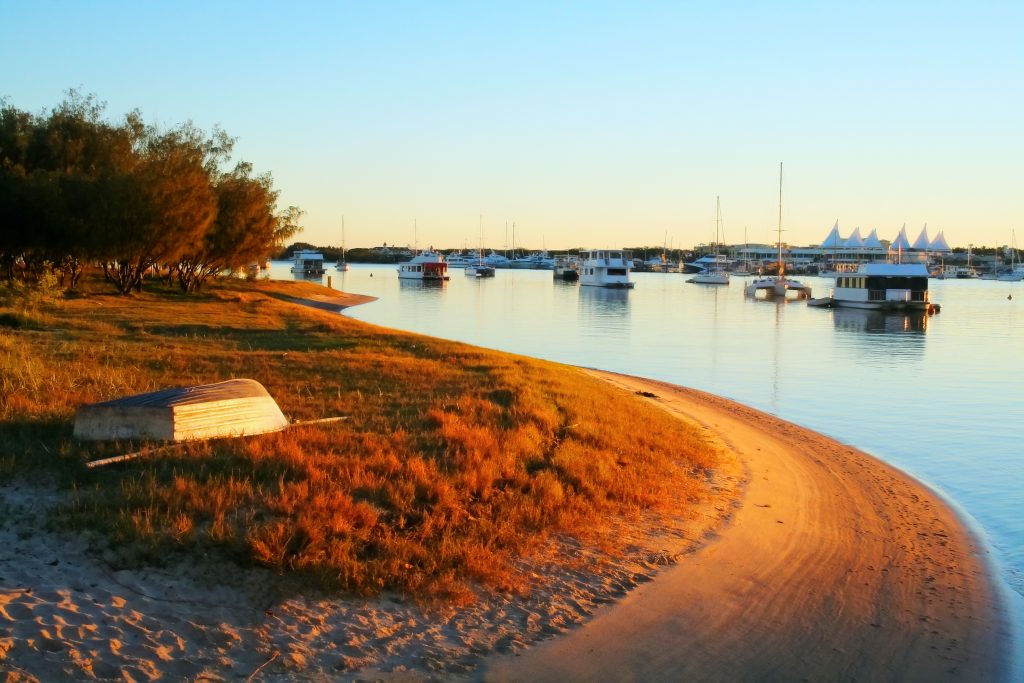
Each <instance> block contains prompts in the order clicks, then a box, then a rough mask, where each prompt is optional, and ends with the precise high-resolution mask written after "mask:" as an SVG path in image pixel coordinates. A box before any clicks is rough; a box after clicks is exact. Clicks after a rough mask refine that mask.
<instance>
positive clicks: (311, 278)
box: [268, 271, 324, 282]
mask: <svg viewBox="0 0 1024 683" xmlns="http://www.w3.org/2000/svg"><path fill="white" fill-rule="evenodd" d="M268 277H269V276H268ZM292 277H293V278H294V279H295V281H296V282H323V280H324V274H323V271H320V272H319V273H316V272H308V273H292Z"/></svg>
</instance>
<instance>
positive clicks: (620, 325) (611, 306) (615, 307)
mask: <svg viewBox="0 0 1024 683" xmlns="http://www.w3.org/2000/svg"><path fill="white" fill-rule="evenodd" d="M629 317H630V311H629V290H628V289H605V288H603V287H580V288H579V318H578V320H579V322H580V323H582V325H581V326H580V332H579V333H580V335H581V336H582V337H585V338H590V337H605V338H607V337H609V336H611V337H614V338H618V339H620V340H621V338H622V337H625V336H628V335H629V332H630V329H629V328H630V320H629Z"/></svg>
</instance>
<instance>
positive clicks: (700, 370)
mask: <svg viewBox="0 0 1024 683" xmlns="http://www.w3.org/2000/svg"><path fill="white" fill-rule="evenodd" d="M271 272H272V274H273V276H274V277H280V278H282V279H288V278H290V277H291V275H290V274H289V273H288V266H287V264H284V263H276V264H274V268H273V269H272V271H271ZM328 274H329V275H330V276H331V277H332V280H333V287H334V288H335V289H340V290H345V291H348V292H357V293H360V294H369V295H373V296H376V297H379V300H378V301H376V302H374V303H371V304H367V305H364V306H358V307H356V308H352V309H349V310H348V311H347V313H348V314H349V315H351V317H353V318H357V319H360V320H365V321H368V322H372V323H376V324H380V325H385V326H387V327H393V328H398V329H403V330H410V331H414V332H420V333H423V334H428V335H431V336H435V337H444V338H446V339H455V340H459V341H465V342H469V343H471V344H475V345H478V346H485V347H489V348H493V349H501V350H504V351H512V352H515V353H519V354H525V355H529V356H536V357H539V358H546V359H550V360H554V361H560V362H564V363H572V364H576V365H585V366H591V367H597V368H602V369H606V370H616V371H620V372H625V373H629V374H633V375H640V376H643V377H652V378H656V379H661V380H666V381H669V382H673V383H677V384H683V385H686V386H690V387H695V388H698V389H704V390H706V391H710V392H713V393H716V394H720V395H722V396H727V397H729V398H732V399H735V400H737V401H740V402H742V403H746V404H748V405H751V406H754V407H756V408H759V409H761V410H764V411H767V412H769V413H772V414H775V415H778V416H780V417H782V418H785V419H787V420H791V421H793V422H796V423H799V424H801V425H804V426H807V427H810V428H812V429H815V430H817V431H820V432H823V433H825V434H828V435H830V436H832V437H835V438H836V439H838V440H840V441H843V442H845V443H849V444H852V445H854V446H856V447H858V448H860V449H863V450H866V451H868V452H870V453H872V454H874V455H876V456H878V457H880V458H882V459H884V460H885V461H887V462H889V463H892V464H893V465H896V466H897V467H899V468H901V469H903V470H905V471H906V472H909V473H911V474H912V475H914V476H915V477H917V478H918V479H921V480H923V481H924V482H926V483H928V484H929V485H931V486H932V487H934V488H936V489H938V490H939V491H941V492H943V493H944V494H946V495H947V496H948V497H949V498H950V499H952V501H953V502H954V503H955V504H957V505H958V506H960V508H961V510H962V511H963V512H965V513H966V515H967V516H968V517H969V518H971V519H973V521H974V522H975V523H976V525H977V526H978V527H979V529H980V530H981V532H982V533H983V534H984V535H985V537H986V540H987V541H988V542H989V543H990V544H991V546H992V547H993V548H994V549H995V550H996V555H997V559H998V562H999V564H1000V567H1001V570H1002V573H1003V576H1004V577H1005V579H1006V581H1007V582H1008V583H1009V585H1010V586H1011V587H1012V588H1013V589H1014V590H1015V591H1016V592H1017V593H1019V594H1021V595H1024V514H1021V511H1020V507H1021V503H1022V502H1024V438H1022V431H1021V430H1022V425H1024V283H1006V282H995V281H985V280H959V281H957V280H948V281H936V280H932V281H931V290H932V298H933V300H934V301H937V302H939V303H941V304H942V309H943V310H942V313H940V314H939V315H936V316H934V317H931V318H927V317H919V318H916V319H915V318H905V317H902V316H884V315H880V314H877V313H871V312H867V311H857V310H849V309H838V310H827V309H812V308H808V307H807V306H806V305H804V304H802V303H790V304H775V303H769V302H763V301H751V300H749V299H747V298H745V297H744V296H743V293H742V285H741V282H742V280H736V281H734V282H733V283H732V284H731V285H730V286H728V287H714V286H702V285H693V284H687V283H686V282H685V278H684V277H683V276H680V275H678V274H669V275H662V274H655V273H638V274H634V279H635V281H636V289H634V290H633V291H629V292H623V291H610V290H601V289H596V288H593V287H579V286H578V285H576V284H569V283H562V282H554V281H553V279H552V275H551V273H550V272H547V271H511V270H506V271H498V273H497V276H496V277H494V278H493V279H485V280H477V279H475V278H468V277H466V276H464V275H463V274H462V272H461V271H456V272H454V273H453V274H452V279H451V281H450V282H448V283H447V284H446V285H444V286H430V285H426V286H425V285H422V284H420V283H414V282H408V281H399V280H398V277H397V275H396V272H395V267H394V266H383V265H381V266H360V265H356V266H353V267H352V270H351V271H349V272H348V273H336V272H334V271H329V272H328ZM801 279H802V280H804V281H805V282H807V283H809V284H811V285H812V286H813V287H814V288H815V289H814V291H815V296H822V295H825V294H826V293H827V288H828V287H829V286H831V284H832V283H833V281H831V280H825V279H819V278H816V277H807V278H801ZM323 282H324V283H325V284H326V282H327V279H326V277H325V278H324V280H323ZM1009 294H1012V295H1013V298H1012V300H1008V299H1007V295H1009ZM1017 602H1020V601H1019V600H1017Z"/></svg>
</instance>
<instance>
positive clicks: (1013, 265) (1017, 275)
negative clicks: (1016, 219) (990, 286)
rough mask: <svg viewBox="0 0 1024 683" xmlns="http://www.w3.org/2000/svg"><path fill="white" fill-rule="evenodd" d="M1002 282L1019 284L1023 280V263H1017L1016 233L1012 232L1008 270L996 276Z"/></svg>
mask: <svg viewBox="0 0 1024 683" xmlns="http://www.w3.org/2000/svg"><path fill="white" fill-rule="evenodd" d="M996 279H997V280H1000V281H1002V282H1020V281H1021V280H1024V263H1018V262H1017V232H1016V231H1014V232H1013V245H1012V246H1011V247H1010V270H1008V271H1006V272H1003V273H1000V274H999V275H998V276H996Z"/></svg>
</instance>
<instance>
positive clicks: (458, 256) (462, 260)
mask: <svg viewBox="0 0 1024 683" xmlns="http://www.w3.org/2000/svg"><path fill="white" fill-rule="evenodd" d="M444 260H445V262H446V263H447V264H448V268H450V269H454V268H465V267H467V266H472V265H474V264H476V262H477V261H479V260H480V256H479V254H477V252H475V251H469V252H464V251H455V252H452V253H450V254H448V255H447V256H445V257H444Z"/></svg>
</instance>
